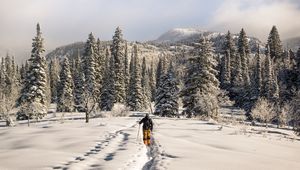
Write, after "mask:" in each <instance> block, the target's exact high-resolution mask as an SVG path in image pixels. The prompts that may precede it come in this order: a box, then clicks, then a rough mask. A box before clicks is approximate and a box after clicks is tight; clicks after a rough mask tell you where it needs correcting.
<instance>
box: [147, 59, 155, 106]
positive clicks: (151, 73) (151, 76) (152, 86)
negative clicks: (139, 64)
mask: <svg viewBox="0 0 300 170" xmlns="http://www.w3.org/2000/svg"><path fill="white" fill-rule="evenodd" d="M154 75H155V74H154V66H153V61H152V62H151V66H150V69H149V88H150V91H151V101H154V99H155V88H156V85H155V76H154Z"/></svg>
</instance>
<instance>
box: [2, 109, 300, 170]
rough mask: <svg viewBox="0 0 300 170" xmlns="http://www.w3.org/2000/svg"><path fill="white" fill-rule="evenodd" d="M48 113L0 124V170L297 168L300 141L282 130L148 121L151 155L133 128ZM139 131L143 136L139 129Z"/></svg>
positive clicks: (127, 121)
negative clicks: (36, 119) (151, 129)
mask: <svg viewBox="0 0 300 170" xmlns="http://www.w3.org/2000/svg"><path fill="white" fill-rule="evenodd" d="M143 115H144V113H132V114H131V115H130V116H129V117H110V118H94V119H91V120H90V123H88V124H86V123H85V120H84V114H83V113H65V117H64V121H62V119H61V113H53V114H52V113H51V114H49V115H48V119H45V120H42V121H40V122H36V123H31V126H30V127H27V125H26V121H21V122H19V124H18V125H17V126H16V127H13V128H8V127H3V125H4V123H5V122H0V141H1V145H0V169H108V170H112V169H116V170H123V169H124V170H130V169H136V170H141V169H143V170H147V169H158V170H164V169H172V170H181V169H189V170H193V169H195V170H196V169H233V170H234V169H274V170H277V169H278V170H280V169H289V170H293V169H299V167H300V162H299V160H300V155H299V153H300V139H299V137H296V136H294V134H293V132H292V131H290V130H284V129H275V128H269V129H268V133H267V132H264V131H265V128H264V127H253V126H248V125H239V124H237V125H234V124H216V123H214V121H200V120H195V119H177V118H159V117H153V122H154V132H153V136H154V140H153V145H152V147H151V148H146V146H144V144H143V143H142V139H141V138H142V133H141V131H140V133H139V138H138V139H137V135H138V127H139V126H138V125H137V121H138V120H140V119H141V118H142V116H143ZM62 122H63V123H62ZM140 130H141V129H140Z"/></svg>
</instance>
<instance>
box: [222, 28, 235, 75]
mask: <svg viewBox="0 0 300 170" xmlns="http://www.w3.org/2000/svg"><path fill="white" fill-rule="evenodd" d="M223 51H224V54H225V55H226V53H228V54H229V58H227V60H228V61H230V63H229V64H228V66H230V67H229V68H228V69H230V70H231V71H230V77H231V76H232V74H233V72H232V70H233V67H234V66H235V64H236V61H235V54H236V48H235V43H234V40H233V38H232V35H231V33H230V31H228V32H227V34H226V36H225V43H224V47H223Z"/></svg>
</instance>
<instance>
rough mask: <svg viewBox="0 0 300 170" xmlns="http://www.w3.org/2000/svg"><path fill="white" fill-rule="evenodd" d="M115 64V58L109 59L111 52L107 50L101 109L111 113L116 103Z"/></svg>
mask: <svg viewBox="0 0 300 170" xmlns="http://www.w3.org/2000/svg"><path fill="white" fill-rule="evenodd" d="M114 64H115V61H114V57H112V56H111V57H109V51H108V50H106V66H105V74H104V79H103V85H102V88H101V96H100V109H101V110H103V111H110V110H111V109H112V108H113V106H114V102H115V86H114V78H113V76H114V69H115V67H114Z"/></svg>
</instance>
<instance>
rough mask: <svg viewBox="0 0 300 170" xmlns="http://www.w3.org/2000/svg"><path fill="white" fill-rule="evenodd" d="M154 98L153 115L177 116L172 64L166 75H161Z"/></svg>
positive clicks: (175, 80)
mask: <svg viewBox="0 0 300 170" xmlns="http://www.w3.org/2000/svg"><path fill="white" fill-rule="evenodd" d="M156 93H157V94H156V98H155V112H154V114H156V115H160V116H163V117H165V116H167V117H175V116H178V108H179V104H178V93H179V88H178V81H177V79H176V77H175V73H174V68H173V65H172V62H171V63H170V66H169V70H168V72H167V73H166V74H164V75H162V77H161V81H160V84H159V87H158V89H157V92H156Z"/></svg>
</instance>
